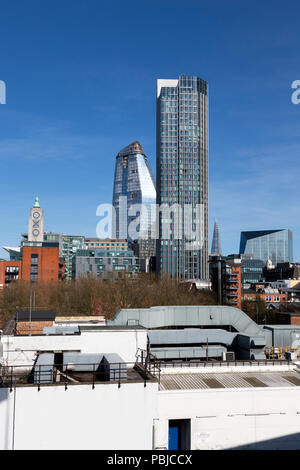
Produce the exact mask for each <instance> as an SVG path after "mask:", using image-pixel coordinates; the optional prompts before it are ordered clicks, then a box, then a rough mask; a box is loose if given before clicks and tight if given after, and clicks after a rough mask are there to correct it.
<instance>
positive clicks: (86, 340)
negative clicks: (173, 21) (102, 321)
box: [1, 329, 147, 365]
mask: <svg viewBox="0 0 300 470" xmlns="http://www.w3.org/2000/svg"><path fill="white" fill-rule="evenodd" d="M1 341H2V344H3V360H4V363H5V364H6V365H31V364H33V361H34V359H35V353H36V351H38V350H39V351H48V350H57V351H59V350H80V351H81V352H83V353H117V354H119V355H120V356H121V358H122V359H123V360H124V361H125V362H135V361H136V352H137V350H138V348H140V349H146V347H147V331H146V330H138V329H132V330H122V329H120V330H98V331H97V330H93V331H82V332H81V334H80V335H67V336H64V335H51V336H45V335H41V336H6V335H5V336H3V337H2V338H1Z"/></svg>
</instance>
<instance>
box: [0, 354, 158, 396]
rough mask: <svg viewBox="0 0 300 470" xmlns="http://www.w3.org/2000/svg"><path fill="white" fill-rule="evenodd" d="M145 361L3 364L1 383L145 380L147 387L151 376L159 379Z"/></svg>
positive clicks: (38, 385)
mask: <svg viewBox="0 0 300 470" xmlns="http://www.w3.org/2000/svg"><path fill="white" fill-rule="evenodd" d="M142 359H143V360H144V362H142V361H138V360H137V361H136V362H114V363H110V362H104V363H77V362H76V363H66V364H34V365H29V366H28V365H13V366H6V365H2V366H1V365H0V386H6V387H9V389H10V391H12V390H13V389H14V388H15V387H16V386H27V385H31V386H37V388H38V390H40V388H41V386H44V385H48V386H49V385H64V387H65V390H67V388H68V386H69V385H83V384H90V385H91V386H92V389H94V388H95V384H97V383H117V384H118V388H120V387H121V383H122V382H123V383H128V382H143V383H144V387H146V385H147V382H148V381H149V380H157V378H156V377H155V376H154V375H152V374H151V372H150V370H149V367H148V368H147V363H148V362H147V360H145V357H142Z"/></svg>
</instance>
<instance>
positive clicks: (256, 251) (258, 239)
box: [240, 230, 293, 265]
mask: <svg viewBox="0 0 300 470" xmlns="http://www.w3.org/2000/svg"><path fill="white" fill-rule="evenodd" d="M240 253H241V254H242V253H247V254H252V255H253V258H255V259H260V260H262V261H264V262H265V263H267V261H268V260H271V261H272V263H273V264H274V265H276V264H277V263H285V262H289V263H291V262H292V261H293V234H292V232H291V230H258V231H251V232H241V241H240Z"/></svg>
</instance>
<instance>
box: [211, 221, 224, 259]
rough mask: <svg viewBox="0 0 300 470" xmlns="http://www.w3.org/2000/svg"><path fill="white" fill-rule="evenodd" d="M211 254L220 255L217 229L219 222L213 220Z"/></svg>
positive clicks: (218, 231)
mask: <svg viewBox="0 0 300 470" xmlns="http://www.w3.org/2000/svg"><path fill="white" fill-rule="evenodd" d="M211 254H212V255H221V254H222V253H221V242H220V230H219V224H218V222H217V221H216V220H215V225H214V233H213V238H212V243H211Z"/></svg>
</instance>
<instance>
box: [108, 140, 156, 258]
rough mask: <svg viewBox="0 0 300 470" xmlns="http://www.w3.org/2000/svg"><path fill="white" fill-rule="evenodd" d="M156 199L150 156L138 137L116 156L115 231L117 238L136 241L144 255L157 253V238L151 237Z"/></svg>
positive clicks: (145, 256) (146, 256) (142, 256)
mask: <svg viewBox="0 0 300 470" xmlns="http://www.w3.org/2000/svg"><path fill="white" fill-rule="evenodd" d="M155 203H156V190H155V182H154V178H153V175H152V171H151V168H150V165H149V162H148V158H147V156H146V154H145V152H144V150H143V147H142V146H141V144H140V143H139V142H137V141H135V142H133V143H132V144H130V145H128V146H127V147H125V148H123V149H122V150H120V152H119V153H118V155H117V158H116V167H115V178H114V193H113V206H114V208H115V216H116V217H115V220H114V221H113V233H114V237H116V238H122V239H123V238H124V239H128V240H129V241H132V242H133V241H137V242H138V246H139V256H140V258H142V259H143V258H148V257H151V256H154V255H155V240H154V239H153V238H151V234H152V232H151V227H152V224H154V225H155V214H156V213H155ZM135 228H136V230H135Z"/></svg>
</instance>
